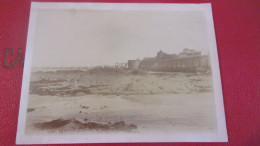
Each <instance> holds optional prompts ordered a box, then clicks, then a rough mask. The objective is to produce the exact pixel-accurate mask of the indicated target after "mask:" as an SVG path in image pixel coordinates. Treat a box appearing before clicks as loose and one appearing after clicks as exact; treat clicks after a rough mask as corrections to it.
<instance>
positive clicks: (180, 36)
mask: <svg viewBox="0 0 260 146" xmlns="http://www.w3.org/2000/svg"><path fill="white" fill-rule="evenodd" d="M184 48H189V49H195V50H202V51H204V52H205V51H207V50H209V44H208V40H207V28H206V19H205V17H204V15H203V13H202V12H200V11H149V12H145V11H112V10H109V11H108V10H104V11H96V10H75V9H71V10H38V11H37V18H36V28H35V38H34V44H33V60H32V65H33V67H61V66H63V67H74V66H75V67H78V66H88V67H91V66H98V65H114V64H115V63H124V62H125V63H126V62H127V61H128V60H133V59H143V58H144V57H155V56H156V53H157V52H158V51H160V50H162V51H164V52H166V53H169V54H173V53H175V54H178V53H180V52H181V51H182V50H183V49H184Z"/></svg>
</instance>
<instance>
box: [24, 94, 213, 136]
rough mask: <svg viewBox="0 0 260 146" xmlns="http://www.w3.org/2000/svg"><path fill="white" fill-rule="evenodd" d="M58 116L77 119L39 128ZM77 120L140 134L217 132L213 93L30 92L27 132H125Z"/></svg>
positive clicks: (69, 119)
mask: <svg viewBox="0 0 260 146" xmlns="http://www.w3.org/2000/svg"><path fill="white" fill-rule="evenodd" d="M57 119H62V120H64V121H65V120H67V121H74V122H67V123H66V122H65V124H63V125H61V126H59V127H56V128H55V127H54V128H46V129H44V128H39V127H37V124H38V125H39V124H41V123H46V122H51V121H55V120H56V121H57ZM75 121H76V122H77V121H78V122H79V123H81V124H83V125H87V124H88V123H96V124H100V125H106V126H110V127H113V126H112V125H113V124H115V123H117V124H118V122H119V124H121V127H122V126H123V128H124V127H127V126H130V125H132V126H133V125H134V126H136V127H134V128H132V129H130V130H129V129H128V130H129V131H128V132H138V133H146V132H153V131H156V132H173V131H174V132H185V131H187V132H191V131H194V132H196V131H199V132H213V131H215V130H216V129H217V127H216V117H215V105H214V98H213V93H212V92H206V93H195V94H194V93H193V94H149V95H84V96H75V97H69V96H68V97H58V96H40V95H29V103H28V111H27V121H26V134H34V133H46V132H47V133H74V132H84V133H85V132H86V133H88V132H93V131H95V132H104V131H105V132H118V131H119V132H120V131H124V130H122V129H120V128H119V129H115V128H114V129H113V130H110V129H111V128H108V129H103V130H102V129H100V128H97V129H95V128H93V129H91V128H80V127H79V126H77V125H76V124H75V123H76V122H75ZM120 122H121V123H120ZM122 124H123V125H122ZM124 124H125V125H124ZM119 126H120V125H119Z"/></svg>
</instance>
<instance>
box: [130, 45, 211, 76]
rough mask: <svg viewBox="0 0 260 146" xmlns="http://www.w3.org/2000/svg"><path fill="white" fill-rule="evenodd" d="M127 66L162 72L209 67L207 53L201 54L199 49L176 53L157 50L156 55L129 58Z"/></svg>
mask: <svg viewBox="0 0 260 146" xmlns="http://www.w3.org/2000/svg"><path fill="white" fill-rule="evenodd" d="M128 68H129V69H143V70H147V71H162V72H196V71H198V70H207V69H209V68H210V63H209V57H208V55H201V52H200V51H195V50H189V49H184V50H183V51H182V52H181V53H179V54H178V55H176V54H167V53H165V52H163V51H159V52H158V53H157V56H156V57H149V58H144V59H143V60H129V61H128Z"/></svg>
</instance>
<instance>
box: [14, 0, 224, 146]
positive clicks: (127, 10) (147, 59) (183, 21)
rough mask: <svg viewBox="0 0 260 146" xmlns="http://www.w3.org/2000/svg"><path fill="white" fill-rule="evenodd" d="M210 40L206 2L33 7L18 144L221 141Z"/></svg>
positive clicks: (214, 58) (213, 47) (216, 78)
mask: <svg viewBox="0 0 260 146" xmlns="http://www.w3.org/2000/svg"><path fill="white" fill-rule="evenodd" d="M212 28H213V29H212ZM214 35H215V34H214V26H213V20H212V14H211V5H210V4H197V5H196V4H106V3H78V4H73V3H32V7H31V15H30V22H29V32H28V40H27V50H26V58H25V72H24V80H23V89H22V97H21V105H20V114H19V124H18V132H17V135H18V136H17V143H21V144H23V143H84V142H85V143H88V142H90V143H93V142H95V143H99V142H160V141H161V142H171V141H172V142H175V141H185V142H188V141H191V142H192V141H201V142H207V141H223V142H224V141H227V134H226V127H225V126H226V125H225V115H224V107H223V101H222V100H223V97H222V91H221V83H220V74H219V66H218V60H217V48H216V42H215V36H214ZM158 135H161V136H158ZM68 136H72V137H74V139H73V138H71V139H66V138H65V137H68ZM31 137H36V139H37V138H38V141H37V140H32V139H31ZM55 137H56V138H55ZM39 139H41V140H39Z"/></svg>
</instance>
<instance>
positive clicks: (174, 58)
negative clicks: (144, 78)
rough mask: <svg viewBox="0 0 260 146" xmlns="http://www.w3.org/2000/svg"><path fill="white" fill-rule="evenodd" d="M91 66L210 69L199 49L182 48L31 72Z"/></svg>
mask: <svg viewBox="0 0 260 146" xmlns="http://www.w3.org/2000/svg"><path fill="white" fill-rule="evenodd" d="M93 68H124V69H132V70H137V69H141V70H146V71H162V72H196V71H198V70H207V69H210V61H209V56H208V55H202V53H201V51H196V50H192V49H187V48H185V49H183V51H182V52H180V53H179V54H167V53H165V52H163V51H161V50H160V51H159V52H157V55H156V56H155V57H146V58H144V59H142V60H140V59H135V60H128V61H127V62H124V63H115V65H114V66H109V65H103V66H92V67H33V72H34V71H38V70H44V71H55V70H83V71H84V70H89V69H93Z"/></svg>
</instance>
